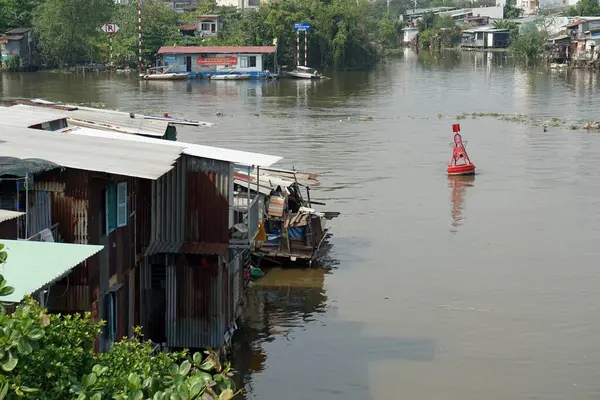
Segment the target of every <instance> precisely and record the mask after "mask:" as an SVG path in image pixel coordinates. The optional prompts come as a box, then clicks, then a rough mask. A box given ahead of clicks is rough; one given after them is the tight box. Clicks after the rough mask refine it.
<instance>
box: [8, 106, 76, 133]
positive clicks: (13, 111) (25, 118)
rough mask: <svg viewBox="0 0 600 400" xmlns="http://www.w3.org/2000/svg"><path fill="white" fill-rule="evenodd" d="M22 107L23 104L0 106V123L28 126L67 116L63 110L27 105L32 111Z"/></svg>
mask: <svg viewBox="0 0 600 400" xmlns="http://www.w3.org/2000/svg"><path fill="white" fill-rule="evenodd" d="M23 107H25V106H13V107H0V125H9V126H17V127H21V128H29V127H31V126H34V125H39V124H42V123H44V122H50V121H56V120H59V119H66V118H68V116H67V114H66V112H65V111H62V112H60V111H55V110H49V109H45V108H36V107H29V108H30V109H33V111H32V110H29V109H25V108H23Z"/></svg>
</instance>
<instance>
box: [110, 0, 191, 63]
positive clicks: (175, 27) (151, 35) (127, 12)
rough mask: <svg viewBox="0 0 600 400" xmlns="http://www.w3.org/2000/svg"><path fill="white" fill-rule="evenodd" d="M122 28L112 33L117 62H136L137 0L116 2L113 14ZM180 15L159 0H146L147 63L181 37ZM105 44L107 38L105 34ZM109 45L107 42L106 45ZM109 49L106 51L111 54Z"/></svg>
mask: <svg viewBox="0 0 600 400" xmlns="http://www.w3.org/2000/svg"><path fill="white" fill-rule="evenodd" d="M112 20H113V21H114V23H116V24H117V25H118V26H119V28H120V30H119V32H117V33H116V34H115V35H114V37H113V48H114V51H113V53H114V55H115V57H116V63H117V64H118V65H130V66H133V65H135V64H137V59H138V9H137V1H132V2H129V4H128V5H123V6H117V7H116V9H115V14H114V17H113V18H112ZM179 37H180V35H179V22H178V16H177V13H176V12H175V11H173V9H171V8H169V7H168V6H167V5H166V4H165V3H164V2H162V1H160V0H146V1H144V13H143V46H142V54H143V59H144V63H146V64H147V63H151V62H152V61H153V60H154V58H155V55H156V53H157V52H158V49H160V47H161V46H168V45H173V44H175V43H176V42H177V41H178V40H179ZM104 43H105V46H106V45H107V44H108V38H104ZM106 47H107V46H106ZM107 50H108V49H107V48H105V53H104V54H105V55H106V58H108V51H107Z"/></svg>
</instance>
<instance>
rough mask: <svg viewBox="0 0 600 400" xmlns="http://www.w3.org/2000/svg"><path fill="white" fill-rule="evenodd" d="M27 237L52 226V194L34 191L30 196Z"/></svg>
mask: <svg viewBox="0 0 600 400" xmlns="http://www.w3.org/2000/svg"><path fill="white" fill-rule="evenodd" d="M28 200H29V208H28V210H27V237H31V236H34V235H35V234H37V233H39V232H41V231H43V230H44V229H48V228H50V227H51V226H52V201H51V196H50V192H46V191H40V190H36V191H32V192H31V193H29V195H28Z"/></svg>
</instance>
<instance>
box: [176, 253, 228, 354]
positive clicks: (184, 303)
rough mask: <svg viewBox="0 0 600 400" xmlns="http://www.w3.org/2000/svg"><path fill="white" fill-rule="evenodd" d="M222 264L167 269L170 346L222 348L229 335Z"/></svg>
mask: <svg viewBox="0 0 600 400" xmlns="http://www.w3.org/2000/svg"><path fill="white" fill-rule="evenodd" d="M227 281H228V279H227V276H226V274H224V270H223V266H222V264H219V262H217V263H215V264H213V265H209V266H192V265H175V264H174V263H172V264H170V265H169V266H168V267H167V281H166V283H167V284H166V298H167V304H166V308H167V318H166V319H167V321H166V329H167V332H166V333H167V345H168V346H169V347H190V348H205V347H212V348H220V347H222V346H223V344H224V342H225V339H224V335H225V331H226V324H225V321H226V315H225V313H224V312H223V311H224V296H225V292H224V290H223V284H224V283H226V282H227Z"/></svg>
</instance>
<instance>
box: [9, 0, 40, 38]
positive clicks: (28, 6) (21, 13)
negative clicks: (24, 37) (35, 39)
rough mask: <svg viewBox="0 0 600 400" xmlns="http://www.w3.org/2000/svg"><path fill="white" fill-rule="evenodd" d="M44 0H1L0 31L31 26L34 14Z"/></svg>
mask: <svg viewBox="0 0 600 400" xmlns="http://www.w3.org/2000/svg"><path fill="white" fill-rule="evenodd" d="M42 1H43V0H0V32H5V31H7V30H10V29H13V28H30V27H31V26H32V23H33V14H34V12H35V10H36V9H37V8H38V7H39V6H40V5H41V4H42Z"/></svg>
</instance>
